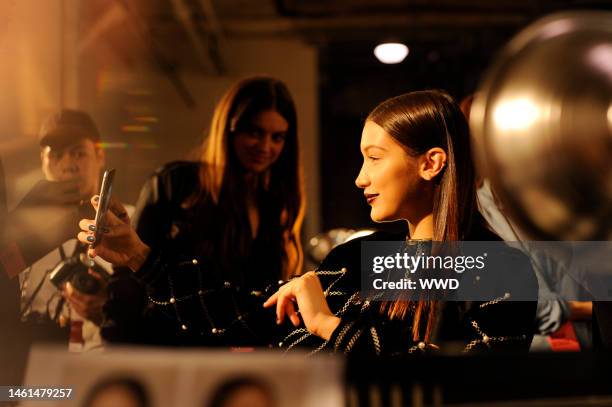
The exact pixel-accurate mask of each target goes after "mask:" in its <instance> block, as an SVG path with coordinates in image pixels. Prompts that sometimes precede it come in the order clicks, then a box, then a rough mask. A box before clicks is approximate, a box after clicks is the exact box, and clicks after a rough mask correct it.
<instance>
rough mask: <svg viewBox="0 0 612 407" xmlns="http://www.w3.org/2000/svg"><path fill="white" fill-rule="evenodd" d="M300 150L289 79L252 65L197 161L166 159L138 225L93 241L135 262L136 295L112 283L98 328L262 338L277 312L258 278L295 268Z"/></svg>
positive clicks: (200, 337)
mask: <svg viewBox="0 0 612 407" xmlns="http://www.w3.org/2000/svg"><path fill="white" fill-rule="evenodd" d="M299 161H300V160H299V147H298V138H297V118H296V111H295V106H294V103H293V100H292V98H291V95H290V93H289V91H288V89H287V87H286V86H285V85H284V84H283V83H282V82H280V81H278V80H276V79H272V78H267V77H254V78H249V79H245V80H243V81H241V82H239V83H237V84H235V85H234V86H233V87H232V88H230V89H229V90H228V91H227V92H226V93H225V95H224V96H223V97H222V99H221V100H220V101H219V103H218V104H217V106H216V109H215V111H214V115H213V119H212V123H211V128H210V134H209V136H208V138H207V139H206V140H205V142H204V147H203V151H202V156H201V160H200V162H174V163H171V164H168V165H166V166H164V167H163V168H161V169H160V170H158V171H157V172H156V174H155V175H154V176H153V177H152V178H151V179H150V180H149V182H148V183H147V184H146V185H145V187H144V188H143V190H142V192H141V196H140V199H139V202H138V205H137V210H136V216H135V222H134V225H135V226H136V230H137V231H138V236H140V237H138V236H137V235H136V233H134V232H133V231H130V232H128V233H126V234H125V235H124V236H123V237H122V238H119V239H115V240H112V239H110V242H109V243H111V245H110V247H107V245H103V246H99V247H98V249H97V253H96V254H98V255H100V256H102V257H103V258H106V259H107V260H109V261H111V262H113V263H115V264H120V265H126V266H128V267H130V268H131V269H132V271H134V273H130V275H131V277H133V278H134V279H133V280H134V281H135V285H136V286H137V287H139V288H140V290H141V294H142V295H141V296H138V297H139V298H140V301H139V302H136V303H135V302H134V301H133V300H130V299H129V297H133V295H131V294H128V293H127V292H126V293H124V292H122V290H123V288H124V287H125V284H118V285H117V288H116V289H113V287H112V286H111V289H110V296H109V301H108V302H107V304H106V305H105V314H106V316H107V319H108V321H107V322H108V323H107V324H105V327H104V328H103V335H104V336H105V337H106V338H107V339H109V340H111V341H121V342H132V343H139V344H143V343H145V344H157V345H208V346H216V345H217V346H262V345H268V344H269V343H270V341H271V338H272V337H273V334H274V328H273V325H274V324H273V323H272V322H270V321H273V319H272V318H270V316H269V315H266V316H265V317H263V312H262V311H261V303H262V300H263V298H264V296H265V290H266V288H268V287H270V286H273V287H275V286H276V284H277V282H278V281H279V280H282V279H286V278H288V277H290V276H292V275H294V274H296V273H297V272H298V271H299V270H300V268H301V262H302V251H301V245H300V240H299V235H300V227H301V223H302V217H303V211H304V196H303V184H302V174H301V167H300V164H299ZM126 227H127V225H126ZM113 233H114V231H113V230H111V232H110V234H109V237H111V235H112V234H113ZM107 240H109V239H107ZM113 246H114V247H113ZM113 249H118V250H115V251H113ZM145 260H146V261H145Z"/></svg>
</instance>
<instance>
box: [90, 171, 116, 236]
mask: <svg viewBox="0 0 612 407" xmlns="http://www.w3.org/2000/svg"><path fill="white" fill-rule="evenodd" d="M114 179H115V170H114V169H110V170H106V171H104V176H103V177H102V186H101V187H100V200H99V201H98V210H97V211H96V220H95V222H96V231H95V233H94V237H95V238H96V240H95V241H94V242H93V243H92V244H91V247H96V245H97V244H98V241H99V240H100V239H101V237H102V228H103V227H104V222H105V220H106V212H107V211H108V207H109V206H110V200H111V195H112V193H113V180H114Z"/></svg>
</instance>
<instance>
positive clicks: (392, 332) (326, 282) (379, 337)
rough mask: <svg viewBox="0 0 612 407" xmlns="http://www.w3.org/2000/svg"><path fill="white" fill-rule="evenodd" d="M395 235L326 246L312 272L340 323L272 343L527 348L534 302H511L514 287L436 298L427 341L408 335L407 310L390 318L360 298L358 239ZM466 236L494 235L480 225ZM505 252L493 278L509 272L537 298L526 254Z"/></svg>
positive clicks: (386, 350) (378, 349) (400, 349)
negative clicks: (321, 333)
mask: <svg viewBox="0 0 612 407" xmlns="http://www.w3.org/2000/svg"><path fill="white" fill-rule="evenodd" d="M398 239H402V237H401V236H394V235H389V234H386V233H381V232H378V233H375V234H373V235H370V236H367V237H364V238H360V239H355V240H351V241H349V242H347V243H345V244H343V245H340V246H338V247H336V248H335V249H334V250H332V251H331V253H330V254H329V255H328V256H327V257H326V258H325V260H324V261H323V262H322V263H321V265H320V266H319V268H318V270H317V271H316V273H317V274H318V276H319V278H320V280H321V284H322V286H323V288H324V291H325V294H326V297H327V301H328V304H329V306H330V309H331V311H332V312H333V313H334V314H336V315H337V316H339V317H340V318H341V323H340V325H339V326H338V327H337V328H336V329H335V331H334V332H333V334H332V336H331V338H330V339H329V340H328V341H324V340H322V339H321V338H318V337H316V336H314V335H311V334H309V333H308V332H307V331H306V330H305V329H303V328H299V329H293V330H291V331H289V332H288V333H287V334H286V335H285V336H284V337H283V338H282V339H281V341H280V342H279V344H278V346H279V347H281V348H283V349H285V350H291V349H299V348H303V347H306V348H309V349H311V350H312V353H316V352H319V351H323V350H325V351H332V352H343V353H355V354H358V355H370V354H371V355H397V354H406V353H423V352H428V351H434V350H438V349H440V350H441V351H447V352H451V353H453V352H473V351H488V350H510V351H525V352H526V351H528V349H529V345H530V343H531V339H532V336H533V329H534V319H535V311H536V305H537V302H536V301H515V302H513V301H512V299H513V291H519V290H512V289H511V288H510V289H508V286H506V289H505V290H504V291H503V292H501V293H500V296H499V298H495V299H493V300H492V301H488V302H465V301H463V302H459V301H446V302H439V303H438V306H439V316H438V318H437V322H436V325H435V327H434V329H433V336H432V338H431V340H430V342H429V343H425V342H423V341H422V340H416V341H415V340H413V337H412V315H413V314H412V313H411V311H408V316H407V317H406V318H405V319H393V320H392V319H390V318H389V317H388V316H387V315H386V314H385V313H383V312H381V311H380V307H381V303H380V302H379V301H374V300H373V298H370V297H367V298H362V296H361V292H360V287H361V279H360V270H361V264H360V261H361V242H363V241H397V240H398ZM469 240H478V241H485V240H499V238H498V237H497V236H496V235H493V234H492V233H490V232H488V231H486V230H484V229H482V228H481V229H480V230H479V231H478V232H477V233H474V234H473V236H471V238H470V239H469ZM506 257H507V262H506V263H505V264H506V268H505V269H504V270H499V274H498V275H497V276H496V277H497V278H499V277H502V278H503V275H504V274H507V273H511V274H513V276H512V277H511V278H510V279H507V280H512V281H520V282H521V287H520V291H521V293H520V295H521V296H525V295H526V293H527V298H532V299H535V298H537V288H538V286H537V280H536V278H535V275H534V274H533V271H532V269H531V264H530V262H529V259H528V258H527V257H525V256H524V255H523V254H522V253H521V252H519V251H518V250H514V249H510V248H508V252H507V253H506ZM517 274H520V275H517ZM523 285H526V287H525V286H523ZM527 287H528V288H527ZM515 288H516V286H515ZM423 331H424V330H421V332H423Z"/></svg>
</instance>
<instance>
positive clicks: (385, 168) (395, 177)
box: [355, 121, 422, 222]
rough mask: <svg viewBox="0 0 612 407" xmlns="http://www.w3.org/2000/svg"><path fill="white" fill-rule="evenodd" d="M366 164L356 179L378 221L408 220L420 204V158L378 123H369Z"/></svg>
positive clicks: (364, 151) (364, 136) (363, 144)
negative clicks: (407, 149) (410, 153)
mask: <svg viewBox="0 0 612 407" xmlns="http://www.w3.org/2000/svg"><path fill="white" fill-rule="evenodd" d="M361 154H362V155H363V165H362V166H361V170H360V171H359V175H358V176H357V179H356V180H355V184H356V185H357V187H359V188H361V189H363V192H364V195H365V198H366V200H367V202H368V204H369V205H370V206H371V207H372V209H371V211H370V217H371V218H372V220H373V221H375V222H388V221H394V220H398V219H409V218H410V215H411V213H412V212H413V211H414V207H415V205H417V203H418V202H419V196H420V194H419V191H421V190H422V183H421V181H422V179H421V178H420V176H419V174H418V159H417V158H414V157H411V156H410V155H408V153H407V152H406V150H405V149H404V147H402V145H401V144H400V143H399V142H397V141H396V140H395V139H394V138H393V137H391V136H390V135H389V134H388V133H387V132H386V131H385V130H384V129H383V128H382V127H380V126H379V125H378V124H376V123H374V122H372V121H367V122H366V123H365V126H364V128H363V133H362V135H361Z"/></svg>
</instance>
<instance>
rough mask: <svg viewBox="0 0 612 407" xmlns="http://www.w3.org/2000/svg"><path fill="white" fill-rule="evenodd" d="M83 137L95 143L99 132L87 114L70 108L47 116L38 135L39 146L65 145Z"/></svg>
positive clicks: (98, 139) (97, 140)
mask: <svg viewBox="0 0 612 407" xmlns="http://www.w3.org/2000/svg"><path fill="white" fill-rule="evenodd" d="M83 138H88V139H90V140H92V141H93V142H94V143H97V142H99V141H100V133H99V132H98V128H97V127H96V124H95V123H94V121H93V119H92V118H91V116H89V114H87V113H85V112H83V111H81V110H71V109H62V110H59V111H57V112H55V113H53V114H52V115H51V116H49V117H47V119H46V120H45V121H44V122H43V124H42V126H41V127H40V133H39V135H38V139H39V141H40V145H41V146H58V145H67V144H70V143H72V142H75V141H78V140H81V139H83Z"/></svg>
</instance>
